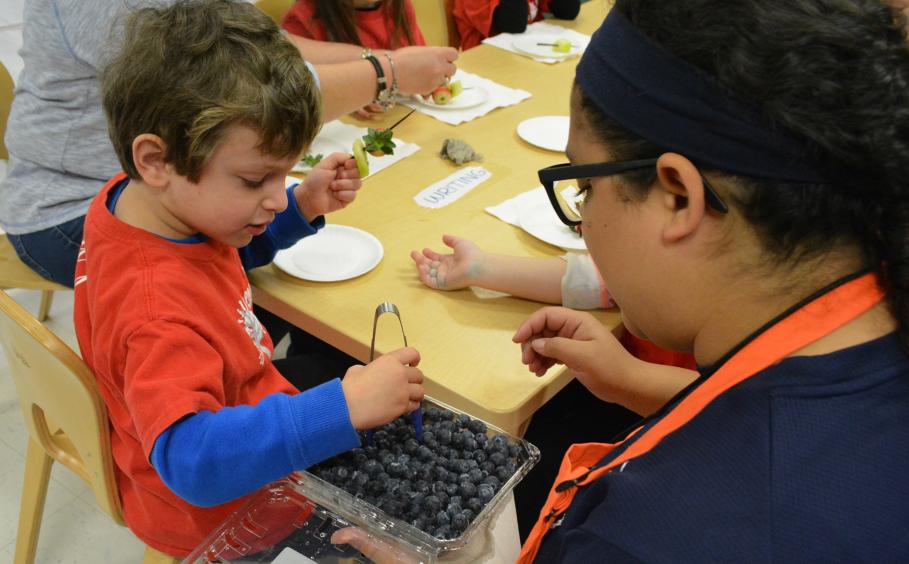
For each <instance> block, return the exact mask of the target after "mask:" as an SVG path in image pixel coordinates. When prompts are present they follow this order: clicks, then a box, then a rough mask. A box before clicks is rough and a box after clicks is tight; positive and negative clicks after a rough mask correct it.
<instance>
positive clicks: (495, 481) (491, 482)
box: [483, 476, 502, 491]
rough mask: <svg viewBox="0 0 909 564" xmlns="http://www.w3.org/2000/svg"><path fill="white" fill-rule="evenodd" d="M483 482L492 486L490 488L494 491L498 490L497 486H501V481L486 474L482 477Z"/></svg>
mask: <svg viewBox="0 0 909 564" xmlns="http://www.w3.org/2000/svg"><path fill="white" fill-rule="evenodd" d="M483 483H484V484H489V485H490V486H492V489H494V490H496V491H498V490H499V488H500V487H501V486H502V484H501V482H499V479H498V478H496V477H495V476H486V477H485V478H483Z"/></svg>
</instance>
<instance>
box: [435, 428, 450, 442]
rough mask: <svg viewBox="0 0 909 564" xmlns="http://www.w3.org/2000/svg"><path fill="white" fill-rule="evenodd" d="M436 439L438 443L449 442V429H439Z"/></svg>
mask: <svg viewBox="0 0 909 564" xmlns="http://www.w3.org/2000/svg"><path fill="white" fill-rule="evenodd" d="M437 439H438V441H439V444H440V445H447V444H448V443H450V442H451V431H449V430H448V429H440V430H439V432H438V433H437Z"/></svg>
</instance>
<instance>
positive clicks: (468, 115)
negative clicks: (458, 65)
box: [398, 69, 530, 125]
mask: <svg viewBox="0 0 909 564" xmlns="http://www.w3.org/2000/svg"><path fill="white" fill-rule="evenodd" d="M451 79H452V80H460V81H461V85H462V86H463V87H464V88H471V87H474V88H475V87H481V88H482V89H483V90H485V91H486V92H487V93H488V94H489V98H488V99H487V100H486V101H485V102H483V103H482V104H480V105H478V106H474V107H472V108H464V109H463V110H453V109H446V110H437V109H435V108H430V107H428V106H426V105H423V104H421V103H419V102H418V101H416V100H414V99H412V98H401V99H399V100H398V101H399V102H400V103H402V104H404V105H405V106H408V107H410V108H416V109H417V110H418V111H420V112H421V113H424V114H426V115H428V116H432V117H434V118H436V119H437V120H439V121H444V122H445V123H449V124H451V125H458V124H459V123H464V122H465V121H470V120H472V119H476V118H478V117H480V116H484V115H486V114H488V113H489V112H491V111H492V110H494V109H496V108H504V107H506V106H512V105H514V104H517V103H518V102H521V101H523V100H526V99H527V98H530V92H527V91H525V90H518V89H516V88H508V87H507V86H502V85H501V84H498V83H496V82H493V81H491V80H489V79H488V78H483V77H482V76H479V75H476V74H471V73H469V72H467V71H463V70H460V69H458V71H457V72H456V73H455V75H454V76H453V77H451Z"/></svg>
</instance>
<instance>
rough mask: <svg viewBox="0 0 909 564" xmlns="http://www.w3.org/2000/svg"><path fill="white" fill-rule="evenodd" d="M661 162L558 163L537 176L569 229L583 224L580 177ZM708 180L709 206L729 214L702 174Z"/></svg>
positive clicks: (648, 165)
mask: <svg viewBox="0 0 909 564" xmlns="http://www.w3.org/2000/svg"><path fill="white" fill-rule="evenodd" d="M656 163H657V159H640V160H637V161H619V162H609V163H596V164H579V165H573V164H571V163H564V164H557V165H552V166H550V167H546V168H543V169H540V170H539V172H537V175H538V176H539V177H540V182H541V183H542V184H543V187H544V188H545V189H546V195H547V196H548V197H549V201H550V203H552V207H553V208H554V209H555V212H556V214H557V215H558V216H559V219H561V220H562V223H564V224H565V225H568V226H572V227H573V226H575V225H580V223H581V210H580V207H579V204H580V203H581V202H580V200H581V192H580V191H579V190H578V187H577V186H576V185H575V182H574V181H576V180H578V179H579V178H597V177H603V176H612V175H614V174H621V173H623V172H629V171H632V170H641V169H644V168H650V167H653V166H656ZM701 179H702V180H703V181H704V198H705V200H706V202H707V205H708V206H710V207H711V208H713V209H714V210H716V211H718V212H720V213H728V212H729V207H728V206H727V205H726V203H725V202H724V201H723V200H722V198H720V195H719V194H717V192H716V190H714V188H713V186H711V185H710V183H709V182H707V179H706V178H704V176H703V175H701Z"/></svg>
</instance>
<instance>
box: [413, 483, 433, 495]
mask: <svg viewBox="0 0 909 564" xmlns="http://www.w3.org/2000/svg"><path fill="white" fill-rule="evenodd" d="M413 491H415V492H417V493H420V494H424V495H425V494H428V493H429V482H427V481H426V480H417V481H416V482H414V483H413Z"/></svg>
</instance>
